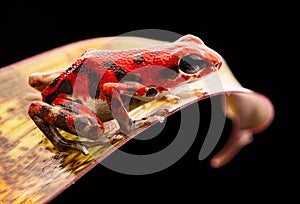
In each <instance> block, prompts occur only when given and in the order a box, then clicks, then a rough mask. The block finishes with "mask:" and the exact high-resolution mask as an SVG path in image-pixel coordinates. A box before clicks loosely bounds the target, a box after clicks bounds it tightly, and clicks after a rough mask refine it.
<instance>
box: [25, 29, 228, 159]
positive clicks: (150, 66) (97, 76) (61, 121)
mask: <svg viewBox="0 0 300 204" xmlns="http://www.w3.org/2000/svg"><path fill="white" fill-rule="evenodd" d="M221 65H222V57H221V56H220V55H219V54H218V53H217V52H216V51H215V50H213V49H211V48H209V47H208V46H207V45H205V44H204V42H203V41H202V40H201V39H200V38H199V37H197V36H195V35H192V34H186V35H183V36H181V37H179V38H177V39H176V40H174V41H172V42H165V43H160V44H154V45H149V46H146V47H141V48H128V49H121V50H103V49H95V48H91V49H87V50H85V51H84V52H83V53H82V55H81V56H80V57H79V58H78V59H76V60H75V61H74V62H73V63H72V64H70V66H69V67H67V68H66V69H64V70H63V71H61V72H59V74H58V76H57V77H56V78H55V79H53V80H52V81H51V82H49V83H48V84H46V85H45V86H44V87H43V88H42V90H41V97H42V100H34V101H32V102H31V104H30V105H29V107H28V114H29V116H30V118H31V119H32V120H33V122H34V123H35V125H36V126H37V127H38V128H39V129H40V131H41V132H42V133H43V134H44V135H45V136H46V138H48V140H49V141H50V142H51V143H52V144H53V146H54V147H55V148H56V149H57V150H59V151H61V152H69V151H79V152H82V153H83V154H84V155H88V154H89V150H88V148H90V147H92V146H93V145H99V144H100V143H101V142H102V143H103V140H101V138H102V136H103V135H104V133H105V127H104V122H106V121H109V120H112V119H115V120H116V121H117V123H118V125H119V130H120V133H122V134H124V135H127V134H128V133H130V131H132V130H135V129H137V128H139V127H141V126H143V125H145V124H147V122H148V119H149V118H150V117H152V118H153V117H154V118H155V116H162V117H163V114H165V111H166V110H158V111H157V112H155V113H153V114H152V115H150V116H149V117H148V118H142V119H139V121H138V120H134V119H132V118H131V117H130V116H129V111H130V110H132V109H133V108H135V107H136V106H138V105H139V104H143V103H147V102H149V101H153V100H156V99H159V98H162V97H163V96H165V95H168V94H169V95H170V94H172V91H171V90H173V89H175V88H178V87H181V86H183V85H185V84H188V83H191V82H193V81H196V80H201V79H202V78H204V77H206V76H208V75H209V74H211V73H213V72H216V71H217V70H219V69H220V67H221ZM175 97H176V96H175ZM128 101H129V102H128ZM132 101H135V102H134V103H133V102H132ZM131 103H133V104H135V106H133V107H131V106H130V104H131ZM128 104H129V105H128ZM156 118H157V117H156ZM59 130H63V131H66V132H68V133H70V134H73V135H74V136H77V137H79V138H82V139H84V138H85V139H86V140H82V141H81V140H73V139H67V138H66V137H64V136H62V134H61V133H60V131H59ZM100 141H101V142H100ZM106 142H107V143H109V142H111V140H108V141H106ZM106 142H105V143H106Z"/></svg>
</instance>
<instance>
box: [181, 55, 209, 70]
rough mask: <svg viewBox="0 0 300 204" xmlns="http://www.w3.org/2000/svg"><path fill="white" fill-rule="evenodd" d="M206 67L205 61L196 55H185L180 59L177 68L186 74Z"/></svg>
mask: <svg viewBox="0 0 300 204" xmlns="http://www.w3.org/2000/svg"><path fill="white" fill-rule="evenodd" d="M205 67H207V62H206V61H205V60H203V59H202V58H201V57H200V56H198V55H194V54H191V55H187V56H185V57H183V58H181V59H180V61H179V69H180V70H181V71H182V72H184V73H186V74H195V73H198V72H199V71H201V70H202V69H204V68H205Z"/></svg>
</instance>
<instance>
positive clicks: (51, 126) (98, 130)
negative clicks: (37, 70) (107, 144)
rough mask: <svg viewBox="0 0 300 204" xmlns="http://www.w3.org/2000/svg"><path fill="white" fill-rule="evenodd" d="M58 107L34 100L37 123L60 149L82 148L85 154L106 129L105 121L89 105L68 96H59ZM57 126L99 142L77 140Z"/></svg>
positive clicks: (31, 108) (31, 111) (33, 115)
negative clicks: (65, 134) (62, 132)
mask: <svg viewBox="0 0 300 204" xmlns="http://www.w3.org/2000/svg"><path fill="white" fill-rule="evenodd" d="M56 101H59V103H56V104H55V105H54V106H52V105H49V104H47V103H44V102H41V101H35V102H32V104H31V105H30V106H29V109H28V113H29V116H30V117H31V118H32V120H33V121H34V122H35V124H36V125H37V126H38V127H39V128H40V130H41V131H42V132H43V133H44V134H45V135H46V137H47V138H48V139H49V140H50V141H51V142H52V144H53V145H54V146H55V147H56V148H57V149H58V150H60V151H69V150H79V151H81V152H83V153H84V154H85V155H87V154H88V150H87V148H86V147H85V146H88V147H89V146H90V145H91V144H93V146H94V145H95V144H96V143H97V142H98V143H99V142H100V143H102V144H103V142H104V141H100V140H99V141H98V140H97V139H98V138H100V137H99V136H101V135H102V133H103V131H104V127H103V123H102V122H101V121H100V120H99V119H98V118H97V117H96V116H95V115H94V114H93V113H92V112H91V111H90V110H89V109H88V108H86V107H84V106H83V105H81V104H78V103H75V102H72V101H71V100H68V99H56ZM56 128H59V129H62V130H65V131H67V132H69V133H72V134H75V135H78V136H81V137H86V138H88V139H92V140H96V141H95V142H94V141H92V142H83V141H73V140H68V139H66V138H64V137H63V136H62V135H61V134H60V133H59V132H58V130H57V129H56Z"/></svg>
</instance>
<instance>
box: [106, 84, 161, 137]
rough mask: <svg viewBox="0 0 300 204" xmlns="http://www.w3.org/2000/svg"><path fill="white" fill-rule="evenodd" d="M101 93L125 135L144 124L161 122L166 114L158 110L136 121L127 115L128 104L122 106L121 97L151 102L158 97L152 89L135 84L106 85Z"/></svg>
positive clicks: (156, 92) (154, 89)
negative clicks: (155, 121) (125, 96)
mask: <svg viewBox="0 0 300 204" xmlns="http://www.w3.org/2000/svg"><path fill="white" fill-rule="evenodd" d="M103 93H104V95H105V97H106V99H107V102H108V103H109V105H110V107H111V112H112V115H113V117H114V118H115V119H116V120H117V121H118V123H119V126H120V130H121V131H122V132H123V133H125V134H128V133H129V132H130V131H132V130H134V129H136V128H138V127H140V126H143V125H144V124H146V123H149V122H150V123H151V122H153V121H154V120H161V118H162V116H163V115H164V114H165V113H166V110H159V111H157V112H156V113H154V114H153V115H151V116H149V117H148V118H143V119H141V120H138V121H136V120H132V119H131V118H130V117H129V115H128V107H129V104H124V102H123V100H122V97H121V96H122V95H127V96H131V97H133V98H138V99H140V100H143V101H151V100H153V99H155V98H156V97H157V96H158V95H159V92H158V91H157V90H156V88H154V87H147V86H144V85H142V84H139V83H137V82H123V83H106V84H104V86H103ZM126 107H127V108H126ZM153 116H154V117H153ZM158 117H159V118H158Z"/></svg>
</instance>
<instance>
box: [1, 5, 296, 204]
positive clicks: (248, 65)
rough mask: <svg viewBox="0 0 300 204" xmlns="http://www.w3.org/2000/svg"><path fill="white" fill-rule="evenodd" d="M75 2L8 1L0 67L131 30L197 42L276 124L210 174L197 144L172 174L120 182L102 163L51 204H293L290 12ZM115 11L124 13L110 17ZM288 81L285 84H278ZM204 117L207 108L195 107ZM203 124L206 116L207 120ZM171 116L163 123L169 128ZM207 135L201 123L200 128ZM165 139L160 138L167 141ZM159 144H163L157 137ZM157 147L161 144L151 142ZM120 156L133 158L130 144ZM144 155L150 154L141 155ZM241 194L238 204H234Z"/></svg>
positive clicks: (279, 8)
mask: <svg viewBox="0 0 300 204" xmlns="http://www.w3.org/2000/svg"><path fill="white" fill-rule="evenodd" d="M99 3H100V5H99V6H98V5H96V4H93V3H90V2H80V3H77V4H75V3H74V4H73V5H72V6H70V5H69V6H67V7H62V6H61V5H60V4H58V3H53V2H52V3H49V2H48V3H47V2H40V3H39V4H33V3H32V4H29V3H26V2H13V5H11V6H8V5H6V6H4V5H3V6H1V8H2V11H1V19H0V21H1V25H0V30H1V31H0V33H1V38H0V67H4V66H6V65H9V64H12V63H14V62H17V61H20V60H22V59H25V58H28V57H30V56H33V55H35V54H39V53H41V52H43V51H47V50H49V49H52V48H55V47H58V46H61V45H65V44H68V43H71V42H75V41H78V40H82V39H88V38H93V37H101V36H115V35H120V34H122V33H124V32H129V31H133V30H138V29H163V30H169V31H173V32H176V33H179V34H181V35H184V34H187V33H190V34H194V35H196V36H199V37H200V38H201V39H202V40H203V41H204V42H205V43H206V44H207V45H208V46H209V47H211V48H213V49H214V50H216V51H217V52H219V53H220V54H221V55H222V56H223V57H224V58H225V60H226V61H227V63H228V65H229V67H230V68H231V70H232V71H233V73H234V74H235V76H236V78H237V79H238V80H239V81H240V82H241V84H242V85H243V86H244V87H246V88H249V89H251V90H254V91H257V92H259V93H262V94H264V95H266V96H267V97H269V98H270V99H271V101H272V102H273V103H274V107H275V118H274V121H273V123H272V124H271V126H270V127H269V128H268V129H267V130H265V131H264V132H262V133H259V134H257V135H255V136H254V141H253V142H252V143H251V144H249V145H248V146H246V147H245V148H244V149H243V150H242V151H241V152H240V153H239V154H238V156H237V157H236V158H234V159H233V160H232V161H231V162H230V163H229V164H227V165H226V166H224V167H222V168H220V169H213V168H211V167H210V166H209V159H210V158H211V156H209V158H207V159H206V160H204V161H199V160H198V159H197V156H198V153H199V150H200V145H201V141H202V139H203V138H201V136H198V137H197V140H196V142H195V144H194V145H193V146H192V148H191V149H190V151H189V152H188V153H187V154H186V155H185V156H184V157H183V158H182V159H180V160H179V161H178V162H177V163H175V164H174V165H173V166H171V167H170V168H168V169H166V170H164V171H161V172H158V173H154V174H151V175H143V176H132V175H124V174H120V173H117V172H114V171H111V170H109V169H106V168H105V167H103V166H102V165H98V166H96V167H95V168H94V169H92V170H91V171H90V172H88V173H87V174H86V175H84V176H83V177H82V178H81V179H80V180H78V181H77V182H76V183H75V184H73V185H72V186H71V187H69V188H68V189H66V190H65V191H64V192H63V193H62V194H60V195H59V196H58V197H57V198H55V199H54V200H53V201H52V202H51V203H63V202H66V201H69V200H72V199H74V198H76V199H79V198H80V199H83V200H86V201H87V200H88V201H91V200H95V201H99V203H100V202H101V201H109V200H111V201H113V200H115V201H123V202H125V203H126V202H129V201H134V200H139V201H142V202H144V201H160V200H162V199H163V200H166V201H167V200H169V201H170V200H172V201H173V200H175V201H176V200H177V199H186V200H191V199H195V200H197V201H199V202H204V200H205V199H207V198H208V199H209V201H210V202H213V201H216V200H219V199H220V200H222V201H232V202H234V201H237V202H241V203H243V201H250V200H251V201H255V202H256V201H257V202H258V201H270V200H274V199H275V200H278V199H282V200H284V201H288V200H290V199H291V198H292V197H293V196H294V193H293V190H292V189H293V188H291V186H292V185H293V184H292V183H293V182H296V181H297V180H298V176H297V177H296V174H294V172H296V169H295V168H296V167H295V164H296V163H297V162H298V160H299V159H294V156H295V155H296V153H295V152H296V148H293V146H292V145H293V144H295V137H297V136H298V135H297V134H299V133H296V134H290V133H289V132H288V131H289V130H290V129H289V128H288V124H289V121H290V118H291V115H292V114H291V113H292V112H294V110H293V106H292V105H291V104H290V103H289V102H288V98H290V97H292V95H291V94H290V93H288V92H287V89H288V88H287V87H288V86H291V85H294V83H295V82H294V81H293V80H292V78H291V75H293V73H294V72H293V71H292V70H291V69H292V67H297V66H299V65H298V62H297V58H293V57H292V51H290V50H289V48H288V47H286V45H292V46H293V45H294V41H292V40H291V39H292V36H293V35H295V33H294V26H290V25H293V23H292V21H293V16H292V13H293V12H288V13H287V14H285V15H284V17H285V18H283V15H279V14H281V13H282V12H283V11H285V10H287V11H290V10H289V9H288V8H286V7H285V6H283V5H274V4H273V5H267V6H262V5H254V4H251V5H250V4H246V3H245V5H235V6H238V7H234V8H233V7H232V8H230V7H229V8H228V9H227V8H225V7H224V6H225V5H220V4H215V5H203V4H202V3H201V2H200V4H201V6H195V5H193V4H192V3H190V4H189V3H186V4H183V3H182V2H181V3H180V5H175V7H174V8H173V7H171V5H169V6H170V7H168V6H167V7H162V6H161V5H160V4H157V3H153V4H152V3H151V5H153V6H149V5H148V4H149V2H138V3H135V5H129V4H128V3H123V4H124V5H121V4H120V3H117V2H114V4H115V5H105V4H103V3H101V2H99ZM116 7H119V8H121V10H117V9H116ZM286 78H288V80H287V81H288V82H289V83H291V85H288V83H285V82H284V80H285V79H286ZM199 107H200V108H201V110H203V113H204V114H205V113H206V112H205V110H206V109H207V108H209V103H208V101H207V100H206V101H202V102H199ZM207 115H208V116H209V112H207ZM179 116H180V115H179V114H177V115H175V116H172V117H171V118H170V120H169V121H170V122H172V120H174V121H175V122H176V117H177V118H178V117H179ZM203 128H204V129H205V124H204V125H203ZM229 131H230V121H226V128H225V130H224V133H223V136H222V139H221V141H220V143H219V144H218V147H217V149H218V148H219V147H220V146H221V145H222V144H223V143H224V141H225V140H226V135H228V133H229ZM166 137H167V136H166ZM161 141H163V139H161ZM157 145H159V141H158V144H157ZM124 148H126V149H128V150H130V151H136V150H135V149H136V148H137V146H135V145H134V143H133V142H129V143H128V144H126V145H125V147H124ZM148 148H149V147H148ZM237 196H241V198H240V197H239V198H238V197H237Z"/></svg>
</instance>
